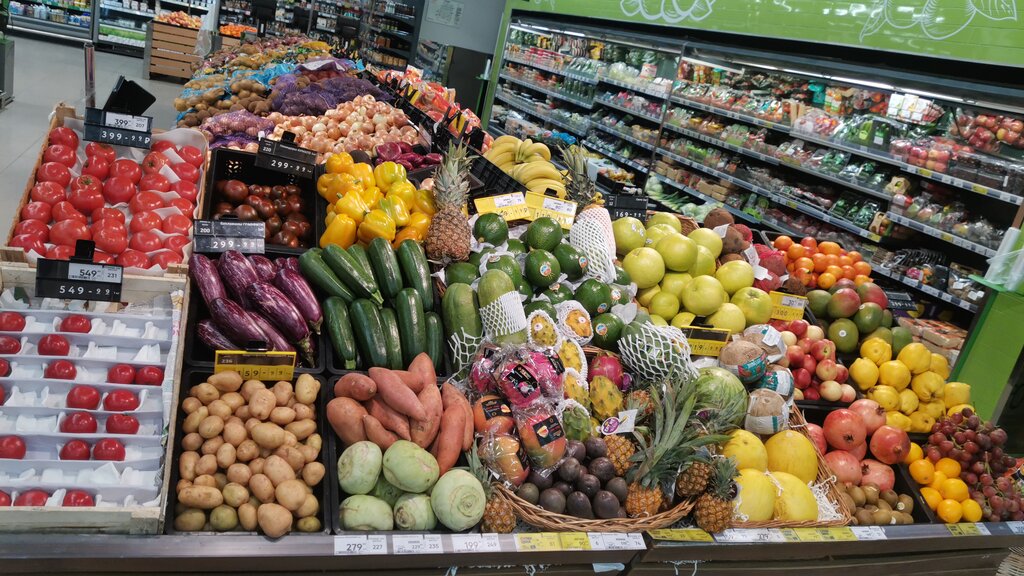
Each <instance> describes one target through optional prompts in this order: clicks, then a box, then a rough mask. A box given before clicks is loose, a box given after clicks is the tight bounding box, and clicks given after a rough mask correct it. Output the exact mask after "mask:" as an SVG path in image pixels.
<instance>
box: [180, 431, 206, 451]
mask: <svg viewBox="0 0 1024 576" xmlns="http://www.w3.org/2000/svg"><path fill="white" fill-rule="evenodd" d="M202 445H203V437H202V436H200V435H199V433H198V432H191V433H189V434H185V437H184V438H182V439H181V449H182V450H199V447H200V446H202Z"/></svg>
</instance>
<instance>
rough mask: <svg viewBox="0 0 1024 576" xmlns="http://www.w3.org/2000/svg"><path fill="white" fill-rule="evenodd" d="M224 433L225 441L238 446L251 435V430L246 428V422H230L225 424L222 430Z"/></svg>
mask: <svg viewBox="0 0 1024 576" xmlns="http://www.w3.org/2000/svg"><path fill="white" fill-rule="evenodd" d="M222 435H223V437H224V442H226V443H228V444H230V445H232V446H234V447H235V448H238V446H239V444H241V443H242V442H244V441H245V439H246V438H248V437H249V432H248V430H246V429H245V425H244V424H241V423H238V422H228V423H226V424H224V431H223V432H222Z"/></svg>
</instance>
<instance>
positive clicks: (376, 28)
mask: <svg viewBox="0 0 1024 576" xmlns="http://www.w3.org/2000/svg"><path fill="white" fill-rule="evenodd" d="M370 30H373V31H374V32H376V33H378V34H384V35H386V36H393V37H395V38H398V39H401V40H405V41H406V42H408V41H409V37H410V36H411V34H409V33H408V32H395V31H394V30H385V29H384V28H381V27H380V26H372V25H371V26H370Z"/></svg>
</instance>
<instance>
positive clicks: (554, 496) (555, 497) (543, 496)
mask: <svg viewBox="0 0 1024 576" xmlns="http://www.w3.org/2000/svg"><path fill="white" fill-rule="evenodd" d="M537 504H538V505H540V507H541V508H543V509H545V510H547V511H548V512H554V513H555V514H562V513H564V512H565V494H562V492H560V491H559V490H556V489H555V488H548V489H547V490H545V491H543V492H541V493H540V498H539V499H538V500H537Z"/></svg>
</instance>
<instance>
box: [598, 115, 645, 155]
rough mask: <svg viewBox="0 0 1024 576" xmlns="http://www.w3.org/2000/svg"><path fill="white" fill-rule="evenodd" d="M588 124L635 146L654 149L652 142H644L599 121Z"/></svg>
mask: <svg viewBox="0 0 1024 576" xmlns="http://www.w3.org/2000/svg"><path fill="white" fill-rule="evenodd" d="M590 125H591V126H593V127H594V128H597V129H598V130H600V131H602V132H607V133H608V134H611V135H612V136H615V137H617V138H621V139H622V140H625V141H626V142H629V143H631V144H636V145H637V146H639V147H641V148H646V149H647V150H654V149H655V148H656V146H655V145H654V144H651V143H649V142H644V141H643V140H640V139H638V138H634V137H632V136H630V135H628V134H624V133H622V132H620V131H618V130H616V129H614V128H610V127H608V126H605V125H604V124H602V123H601V122H591V124H590Z"/></svg>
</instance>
